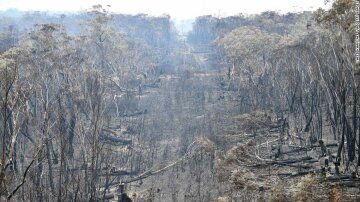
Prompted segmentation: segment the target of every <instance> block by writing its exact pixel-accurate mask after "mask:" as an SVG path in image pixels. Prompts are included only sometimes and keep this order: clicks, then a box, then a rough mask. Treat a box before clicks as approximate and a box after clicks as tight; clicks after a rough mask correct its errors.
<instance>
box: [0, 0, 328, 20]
mask: <svg viewBox="0 0 360 202" xmlns="http://www.w3.org/2000/svg"><path fill="white" fill-rule="evenodd" d="M95 4H102V5H111V9H110V11H114V12H120V13H125V14H137V13H147V14H150V15H161V14H165V13H166V14H170V15H171V16H172V18H177V19H189V18H193V17H196V16H199V15H207V14H212V15H220V16H227V15H234V14H238V13H248V14H253V13H259V12H262V11H265V10H277V11H281V12H288V11H295V12H297V11H302V10H315V9H316V8H318V7H321V6H324V0H56V1H55V0H0V10H6V9H8V8H17V9H19V10H50V11H78V10H85V9H87V8H90V7H91V6H92V5H95Z"/></svg>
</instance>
